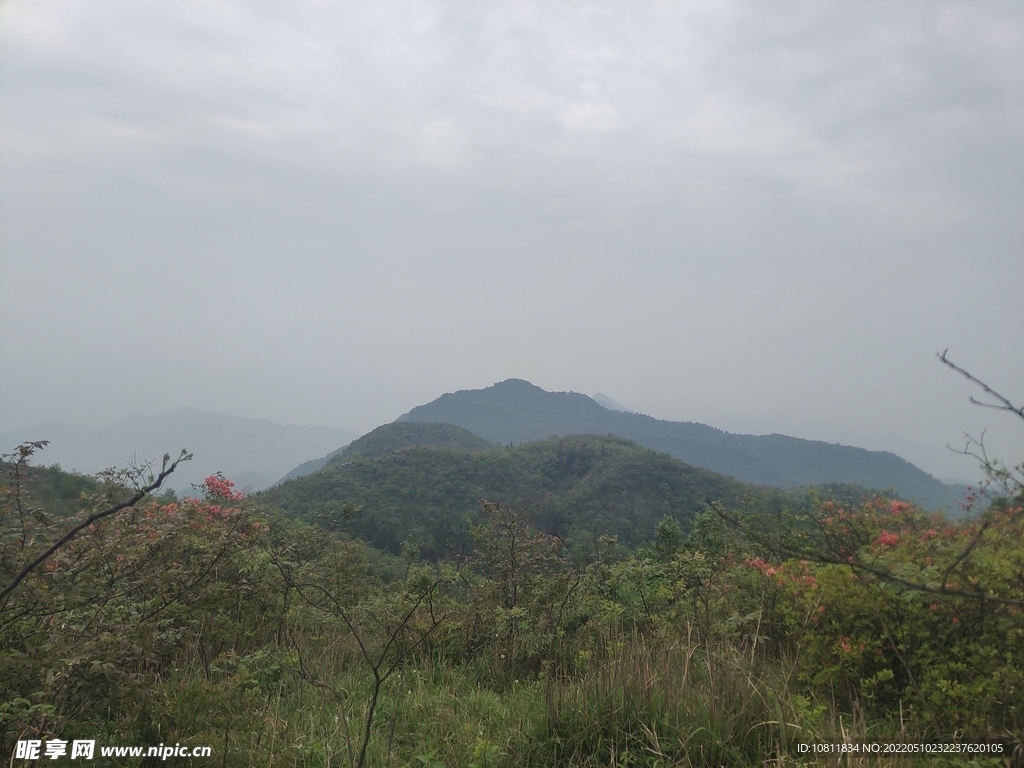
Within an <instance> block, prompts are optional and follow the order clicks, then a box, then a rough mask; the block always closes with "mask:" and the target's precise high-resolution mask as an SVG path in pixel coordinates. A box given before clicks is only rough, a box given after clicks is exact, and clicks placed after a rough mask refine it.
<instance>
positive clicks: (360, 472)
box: [259, 435, 792, 558]
mask: <svg viewBox="0 0 1024 768" xmlns="http://www.w3.org/2000/svg"><path fill="white" fill-rule="evenodd" d="M357 442H358V441H357ZM354 447H355V445H354ZM709 498H710V499H713V500H716V501H721V502H723V503H725V504H726V505H727V506H731V507H734V506H736V505H739V504H742V503H744V501H745V500H747V499H748V498H753V499H754V500H755V501H754V503H755V504H757V505H759V506H760V507H761V508H764V509H768V508H770V507H771V508H775V507H778V506H779V505H781V504H784V503H789V502H791V501H792V498H791V497H790V496H788V495H786V494H784V493H783V492H782V491H778V490H776V489H770V488H756V487H754V486H751V485H748V484H745V483H741V482H738V481H736V480H733V479H732V478H729V477H725V476H724V475H720V474H717V473H714V472H710V471H708V470H705V469H700V468H697V467H692V466H688V465H686V464H684V463H682V462H680V461H678V460H676V459H674V458H672V457H671V456H668V455H667V454H664V453H660V454H659V453H656V452H655V451H652V450H650V449H647V448H643V447H642V446H639V445H637V444H635V443H633V442H631V441H629V440H626V439H624V438H621V437H616V436H614V435H573V436H570V437H554V438H548V439H546V440H537V441H532V442H528V443H524V444H521V445H517V446H514V447H505V448H500V449H490V450H486V451H467V450H455V449H450V448H439V447H427V446H419V447H417V446H411V447H405V448H401V449H399V450H395V451H392V452H390V453H387V454H385V455H382V456H379V457H369V458H366V457H358V456H354V457H352V458H349V457H348V456H347V454H346V455H341V456H338V457H336V458H335V459H334V460H333V461H331V462H330V463H328V464H327V465H326V466H325V467H324V468H323V469H321V470H320V471H319V472H315V473H313V474H311V475H307V476H305V477H301V478H298V479H296V480H291V481H289V482H287V483H283V484H282V485H279V486H277V487H275V488H273V489H271V490H269V491H267V492H265V493H263V494H261V495H260V497H259V499H260V501H261V503H263V504H266V505H267V506H268V507H273V508H277V509H279V510H281V511H283V512H284V513H286V514H288V515H289V516H293V517H297V518H301V519H304V520H306V521H313V520H315V518H316V516H317V514H318V513H321V512H332V511H336V510H339V509H341V508H342V507H343V505H345V504H346V503H350V504H355V505H357V506H359V507H360V510H359V511H358V512H357V513H356V514H355V515H354V516H353V517H352V518H351V519H350V520H349V522H348V530H349V532H350V533H351V534H352V535H353V536H355V537H357V538H361V539H363V540H365V541H367V542H368V543H370V544H371V545H373V546H375V547H377V548H379V549H383V550H385V551H389V552H398V551H399V550H400V548H401V544H402V542H403V541H404V540H405V539H406V538H409V539H411V540H412V541H414V542H416V543H417V544H419V545H420V546H421V547H422V553H423V554H424V555H425V556H427V557H431V558H434V557H439V556H443V555H446V554H451V553H452V552H457V551H460V550H461V549H465V548H468V547H469V546H470V545H471V539H470V532H469V526H468V525H467V519H470V520H476V519H479V517H480V500H481V499H487V500H490V501H501V502H502V503H506V504H510V505H512V506H515V507H517V508H519V509H523V510H526V511H528V513H529V514H530V515H532V517H533V519H534V520H535V522H536V524H537V525H539V526H540V527H541V528H543V529H545V530H548V531H552V532H555V533H558V534H559V535H561V536H564V537H567V538H569V539H575V540H577V541H584V540H592V539H593V537H594V536H597V535H602V534H611V535H614V536H618V537H619V541H620V542H621V543H622V544H624V545H625V546H627V547H634V546H637V545H639V544H642V543H643V542H645V541H647V540H649V539H651V538H652V537H653V534H654V529H655V526H656V525H657V523H658V522H659V521H660V520H661V519H662V518H663V517H665V516H668V517H672V518H675V519H676V520H677V521H678V522H679V523H680V526H681V528H682V529H683V530H684V531H685V530H687V529H688V528H689V522H690V520H691V518H692V517H693V516H694V515H696V514H697V513H699V512H700V511H702V510H703V509H705V508H706V506H707V500H708V499H709Z"/></svg>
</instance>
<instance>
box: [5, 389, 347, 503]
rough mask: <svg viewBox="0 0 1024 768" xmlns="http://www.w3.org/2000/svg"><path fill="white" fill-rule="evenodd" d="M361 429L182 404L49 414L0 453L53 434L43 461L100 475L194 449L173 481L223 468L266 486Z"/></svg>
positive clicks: (236, 478) (195, 479)
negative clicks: (72, 420) (120, 414)
mask: <svg viewBox="0 0 1024 768" xmlns="http://www.w3.org/2000/svg"><path fill="white" fill-rule="evenodd" d="M358 436H359V433H358V432H353V431H351V430H347V429H331V428H329V427H300V426H294V425H283V424H275V423H273V422H271V421H267V420H266V419H244V418H240V417H237V416H226V415H225V414H222V413H213V412H210V411H197V410H192V409H189V408H182V409H179V410H175V411H169V412H167V413H162V414H159V415H157V416H138V415H133V416H126V417H125V418H123V419H121V420H119V421H117V422H115V423H114V424H111V425H110V426H107V427H89V426H82V425H77V424H68V423H66V422H62V421H57V420H51V421H46V422H43V423H42V424H37V425H36V426H34V427H30V428H28V429H20V430H15V431H11V432H5V433H3V434H0V452H2V453H6V452H8V451H11V450H13V449H14V447H15V446H17V445H18V444H19V443H22V442H25V441H27V440H49V441H50V445H49V446H47V447H46V449H45V450H44V451H42V452H40V453H39V454H37V456H36V463H37V464H46V465H50V464H60V465H61V466H62V467H63V468H64V469H66V470H76V471H78V472H82V473H84V474H94V473H96V472H99V471H100V470H103V469H106V468H108V467H124V466H127V465H128V464H129V463H130V462H131V461H132V460H133V459H136V460H138V461H140V462H141V461H145V460H147V459H156V460H157V461H159V460H160V458H161V457H162V456H163V455H164V454H165V453H170V454H171V455H172V457H175V456H177V454H178V451H180V450H181V449H182V448H187V449H188V450H189V451H191V452H192V455H193V458H192V460H191V461H188V462H185V463H183V464H181V465H180V466H179V467H178V469H177V470H176V471H175V473H174V474H173V475H171V477H169V478H168V483H167V487H169V488H173V489H174V490H176V491H179V492H180V491H188V490H190V489H191V487H192V484H193V483H199V482H201V481H202V479H203V478H205V477H207V476H209V475H210V474H212V473H214V472H218V471H219V472H223V473H224V475H225V476H226V477H228V478H230V479H231V480H232V481H233V482H234V483H235V485H236V486H238V487H239V488H247V487H248V488H252V489H253V490H261V489H263V488H266V487H268V486H269V485H271V484H272V483H274V482H276V481H277V480H279V479H280V478H281V477H282V476H283V475H284V474H285V473H286V472H288V471H289V470H290V469H292V468H294V467H295V465H296V464H299V463H300V462H304V461H306V460H307V459H309V458H311V457H314V456H322V455H324V454H325V453H327V452H328V451H332V450H334V449H337V448H339V446H344V445H346V444H347V443H349V442H350V441H351V440H352V439H353V438H355V437H358Z"/></svg>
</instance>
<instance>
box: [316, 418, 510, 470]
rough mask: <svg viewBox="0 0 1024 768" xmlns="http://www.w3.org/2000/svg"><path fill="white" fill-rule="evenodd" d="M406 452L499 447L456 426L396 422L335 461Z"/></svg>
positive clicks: (356, 442) (354, 444)
mask: <svg viewBox="0 0 1024 768" xmlns="http://www.w3.org/2000/svg"><path fill="white" fill-rule="evenodd" d="M405 448H447V449H449V450H453V451H470V452H474V451H493V450H496V449H497V448H498V445H497V444H496V443H492V442H490V441H488V440H484V439H483V438H482V437H477V436H476V435H474V434H473V433H472V432H470V431H469V430H466V429H462V427H457V426H455V425H454V424H431V423H423V422H415V421H395V422H392V423H390V424H384V425H382V426H379V427H377V428H376V429H374V430H372V431H370V432H367V433H366V434H365V435H363V436H362V437H360V438H359V439H358V440H354V441H352V442H351V443H349V445H348V446H347V447H346V448H345V450H343V451H342V452H341V453H340V454H338V455H337V456H334V457H333V458H332V461H333V462H334V463H344V462H346V461H351V460H352V459H371V458H379V457H381V456H384V455H385V454H388V453H392V452H394V451H399V450H402V449H405Z"/></svg>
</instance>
